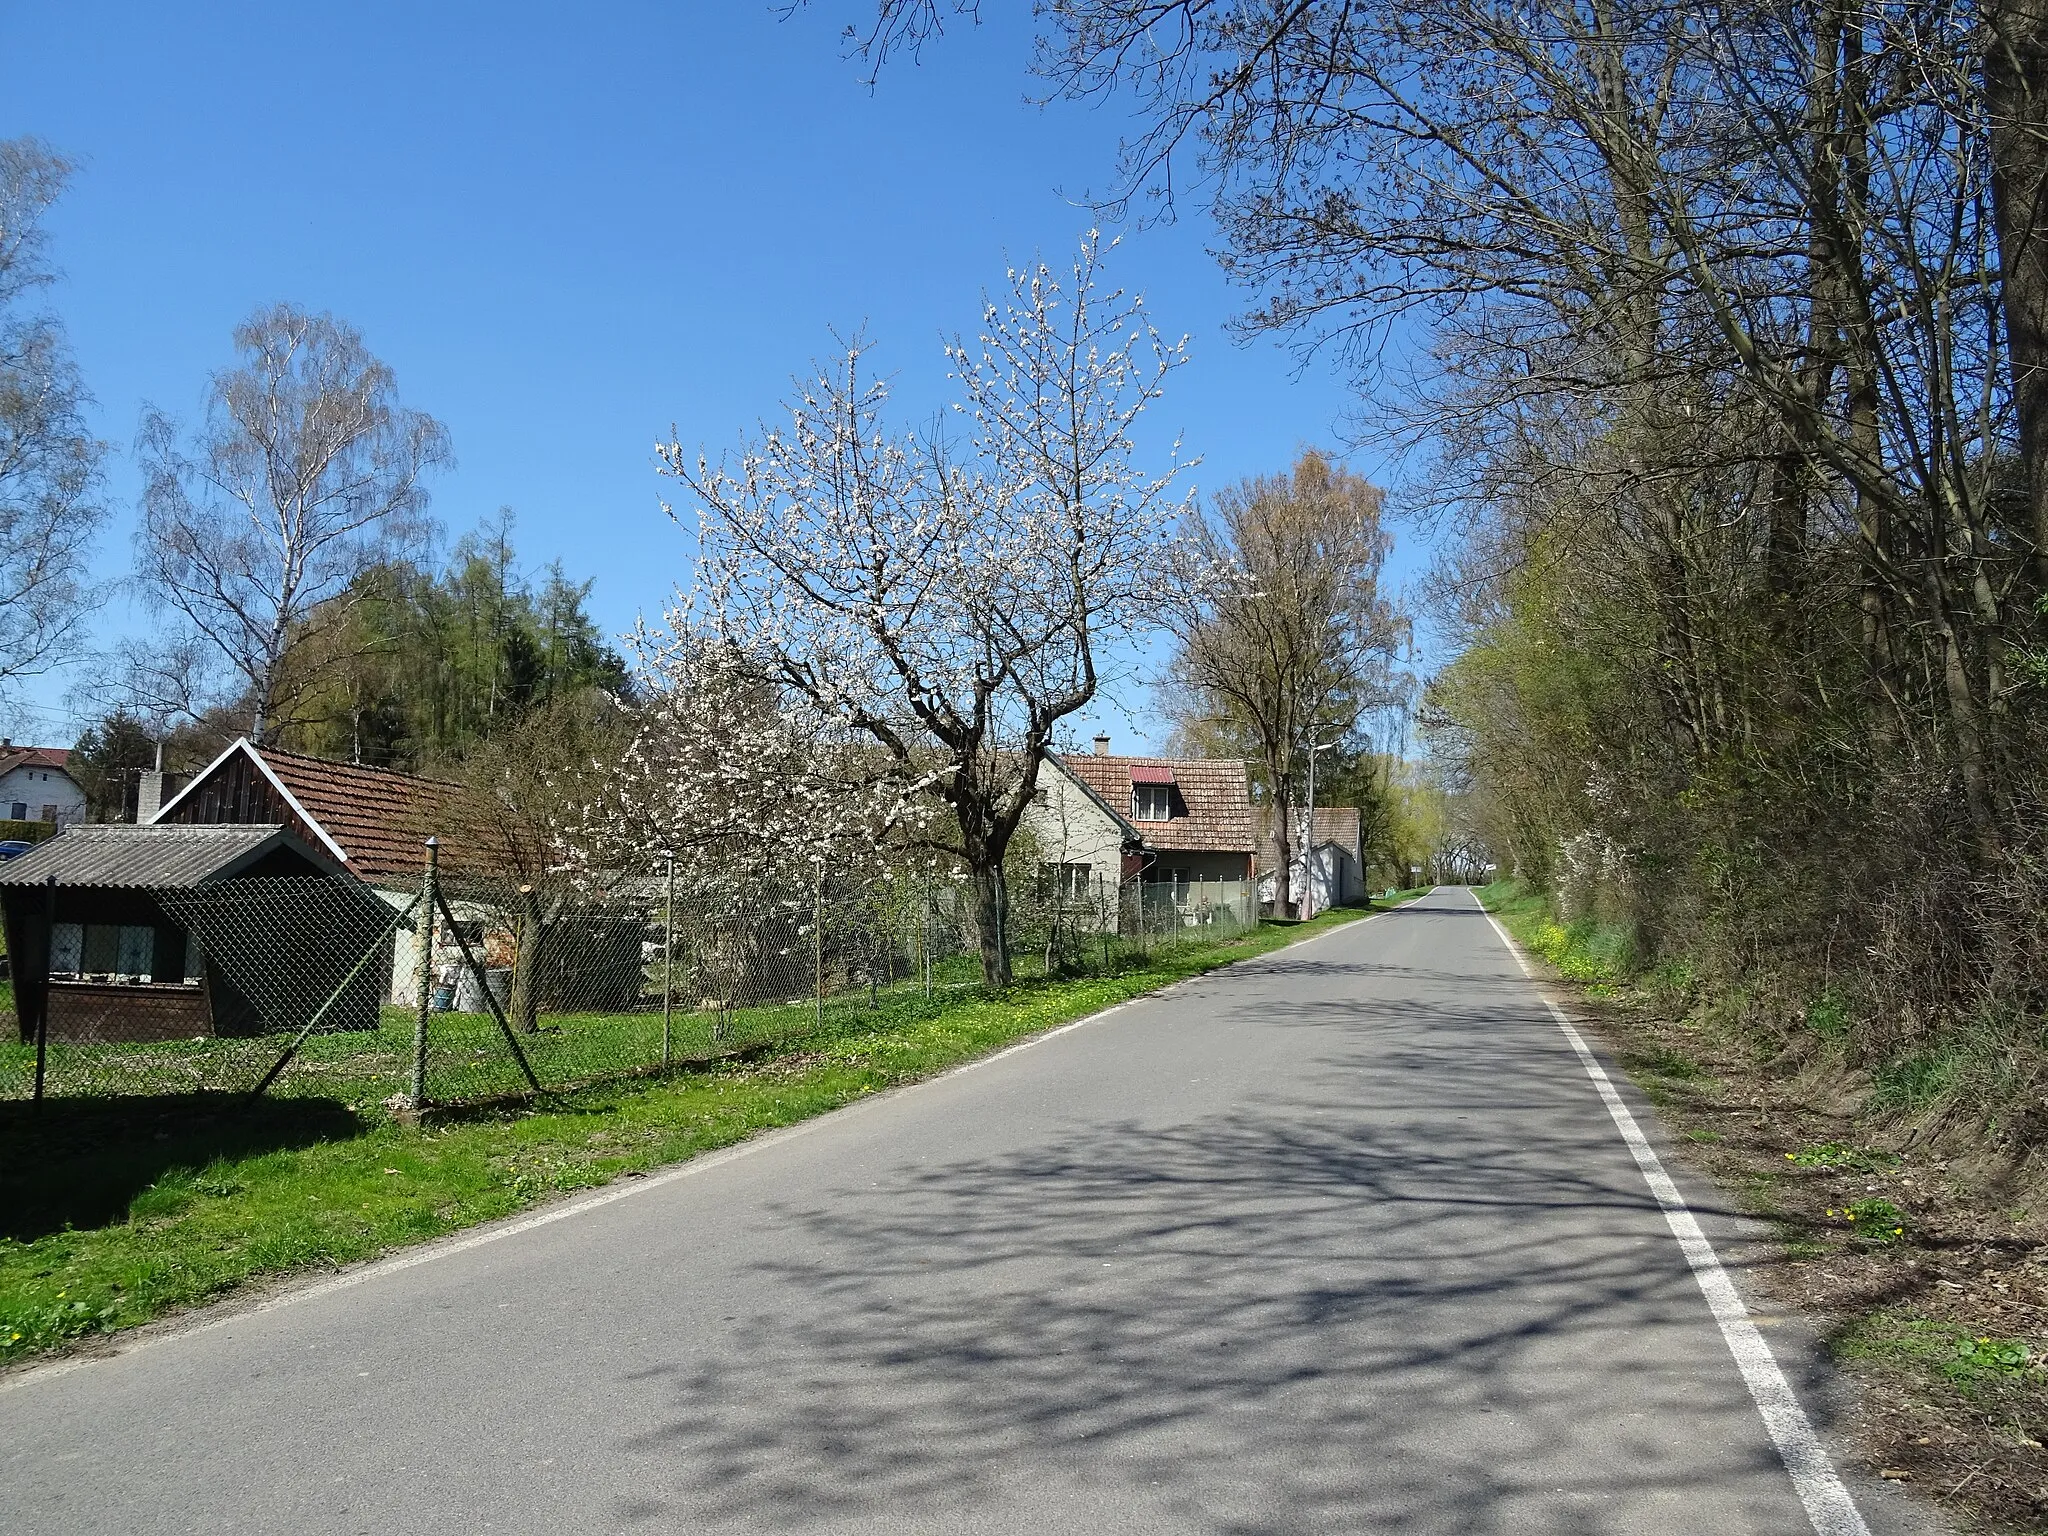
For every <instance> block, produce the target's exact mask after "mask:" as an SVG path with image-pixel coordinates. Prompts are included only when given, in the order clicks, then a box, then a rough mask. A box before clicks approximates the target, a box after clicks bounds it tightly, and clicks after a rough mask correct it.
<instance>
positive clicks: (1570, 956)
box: [1476, 878, 1636, 989]
mask: <svg viewBox="0 0 2048 1536" xmlns="http://www.w3.org/2000/svg"><path fill="white" fill-rule="evenodd" d="M1476 893H1477V895H1478V897H1479V901H1480V904H1481V905H1482V906H1484V907H1485V908H1486V910H1487V911H1489V912H1491V913H1492V914H1493V915H1494V916H1495V917H1496V918H1498V919H1499V920H1500V925H1501V926H1502V927H1503V928H1505V929H1507V931H1508V932H1509V933H1510V934H1512V935H1513V936H1514V940H1515V942H1516V943H1517V944H1519V945H1521V946H1522V948H1524V949H1526V950H1529V951H1530V952H1531V953H1533V954H1537V955H1541V956H1542V957H1543V958H1544V959H1545V960H1546V961H1548V962H1549V963H1550V964H1551V966H1552V967H1554V968H1555V969H1556V971H1557V973H1558V974H1559V975H1560V976H1562V977H1564V978H1565V980H1567V981H1576V982H1579V983H1582V984H1584V985H1587V986H1590V987H1593V988H1596V989H1599V988H1613V987H1619V986H1622V985H1624V984H1625V983H1627V982H1628V981H1630V980H1631V979H1633V977H1634V975H1635V972H1636V952H1635V935H1634V934H1633V933H1631V932H1630V931H1629V930H1628V929H1627V928H1625V927H1618V926H1615V925H1613V924H1606V923H1599V922H1595V921H1593V920H1591V919H1584V920H1581V921H1579V922H1575V923H1561V922H1559V921H1558V920H1557V916H1556V914H1555V913H1554V912H1553V910H1552V908H1551V905H1550V899H1549V898H1548V897H1547V896H1545V895H1544V894H1543V893H1542V892H1541V891H1539V890H1537V889H1536V888H1535V887H1534V886H1531V885H1528V884H1525V883H1524V882H1523V881H1520V880H1517V879H1513V878H1510V879H1506V880H1496V881H1495V882H1494V883H1493V884H1491V885H1482V886H1479V887H1478V888H1477V892H1476Z"/></svg>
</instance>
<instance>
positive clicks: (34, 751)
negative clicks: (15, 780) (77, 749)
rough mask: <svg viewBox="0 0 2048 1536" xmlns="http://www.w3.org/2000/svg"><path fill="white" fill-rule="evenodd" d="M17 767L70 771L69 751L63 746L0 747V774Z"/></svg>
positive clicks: (63, 772) (66, 773)
mask: <svg viewBox="0 0 2048 1536" xmlns="http://www.w3.org/2000/svg"><path fill="white" fill-rule="evenodd" d="M17 768H50V769H54V770H55V771H56V772H58V773H61V774H64V775H65V776H66V777H69V776H70V773H71V753H70V751H69V750H68V749H66V748H64V747H0V774H5V773H12V772H13V771H14V770H15V769H17Z"/></svg>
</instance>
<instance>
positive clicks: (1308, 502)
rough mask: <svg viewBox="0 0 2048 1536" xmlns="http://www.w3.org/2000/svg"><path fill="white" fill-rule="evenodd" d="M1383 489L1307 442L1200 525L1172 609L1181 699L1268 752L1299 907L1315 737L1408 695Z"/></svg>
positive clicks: (1185, 708)
mask: <svg viewBox="0 0 2048 1536" xmlns="http://www.w3.org/2000/svg"><path fill="white" fill-rule="evenodd" d="M1381 500H1382V498H1381V494H1380V492H1379V490H1378V488H1377V487H1375V486H1373V485H1371V484H1369V483H1368V482H1367V481H1366V480H1365V479H1364V478H1362V477H1361V476H1358V475H1355V474H1352V473H1351V472H1349V471H1348V470H1344V469H1340V468H1337V467H1335V466H1333V465H1332V464H1331V463H1330V461H1329V460H1328V459H1326V458H1325V457H1324V456H1323V455H1321V454H1320V453H1315V452H1308V453H1304V454H1303V455H1302V456H1301V458H1300V460H1299V461H1298V462H1297V463H1296V464H1295V466H1294V470H1293V472H1292V474H1289V475H1266V476H1260V477H1257V478H1254V479H1250V480H1244V481H1241V482H1239V483H1238V484H1237V485H1235V486H1231V487H1229V488H1227V489H1226V490H1224V491H1222V492H1221V493H1219V494H1218V495H1217V497H1216V499H1215V502H1214V504H1213V506H1212V507H1211V508H1210V509H1209V512H1208V514H1207V515H1206V516H1204V517H1202V518H1200V519H1199V520H1198V521H1196V522H1195V524H1194V527H1193V529H1192V532H1191V537H1190V539H1189V541H1188V543H1187V545H1186V546H1185V548H1184V551H1183V555H1182V571H1181V577H1180V579H1179V580H1178V581H1175V582H1173V583H1171V584H1170V592H1171V595H1172V600H1171V601H1169V602H1167V603H1166V604H1165V605H1164V606H1163V608H1162V610H1161V616H1162V618H1163V619H1164V621H1165V622H1166V623H1167V624H1168V625H1169V626H1170V627H1171V628H1172V630H1173V632H1174V636H1175V639H1176V642H1177V643H1176V646H1175V649H1174V654H1173V659H1172V662H1171V664H1170V666H1169V669H1168V676H1169V680H1170V683H1171V684H1172V685H1173V687H1174V689H1175V690H1176V692H1177V693H1178V694H1179V700H1178V702H1177V705H1176V707H1177V709H1178V710H1179V711H1180V712H1181V713H1182V714H1183V715H1184V716H1187V717H1190V718H1191V719H1192V720H1194V721H1200V720H1204V719H1206V720H1213V721H1217V722H1221V723H1222V724H1223V726H1224V728H1225V729H1226V730H1228V731H1230V732H1231V733H1232V734H1234V735H1235V736H1236V737H1237V738H1238V739H1239V740H1241V741H1242V742H1243V743H1244V744H1245V745H1246V746H1247V747H1248V748H1249V749H1250V755H1252V756H1253V757H1254V758H1255V759H1256V760H1257V762H1258V764H1259V766H1260V769H1261V773H1260V777H1261V779H1262V782H1263V783H1264V785H1265V787H1266V791H1267V794H1268V795H1269V797H1270V800H1271V804H1272V806H1273V811H1274V829H1275V836H1276V837H1277V839H1278V842H1279V857H1280V864H1279V868H1278V870H1277V871H1276V872H1275V881H1276V890H1275V900H1276V901H1277V902H1278V904H1279V906H1280V909H1281V910H1282V911H1287V910H1289V909H1291V907H1292V905H1293V891H1292V888H1291V884H1292V875H1291V867H1292V863H1293V854H1294V842H1295V830H1296V829H1295V819H1294V808H1295V807H1296V806H1297V805H1299V804H1300V803H1301V798H1300V795H1301V788H1302V778H1303V775H1304V773H1305V772H1306V767H1307V761H1308V752H1309V748H1310V746H1311V743H1312V742H1314V741H1316V739H1317V738H1318V736H1327V735H1329V734H1330V733H1332V732H1335V733H1337V735H1338V737H1339V738H1340V739H1350V738H1355V736H1356V733H1357V732H1358V731H1359V730H1360V729H1361V728H1362V726H1363V724H1364V722H1365V720H1366V718H1367V716H1368V715H1369V714H1370V713H1371V712H1372V711H1374V710H1377V709H1380V708H1382V707H1384V706H1385V705H1387V704H1389V703H1393V702H1395V701H1397V700H1398V698H1399V697H1400V688H1399V683H1398V680H1397V677H1396V672H1395V663H1396V661H1397V659H1398V657H1399V654H1400V648H1401V644H1402V642H1403V641H1404V639H1405V638H1406V636H1407V624H1406V622H1405V620H1403V619H1402V617H1401V615H1400V614H1399V612H1398V611H1397V610H1396V608H1395V607H1394V605H1393V604H1392V603H1390V602H1389V601H1388V600H1387V599H1386V597H1385V596H1384V595H1383V594H1382V593H1381V591H1380V585H1379V583H1380V571H1381V569H1382V567H1383V566H1384V565H1385V563H1386V558H1387V552H1388V550H1389V549H1390V548H1391V543H1392V541H1391V540H1390V539H1389V538H1388V536H1387V534H1386V533H1385V531H1384V530H1383V529H1382V528H1381V527H1380V506H1381Z"/></svg>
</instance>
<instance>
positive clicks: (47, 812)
mask: <svg viewBox="0 0 2048 1536" xmlns="http://www.w3.org/2000/svg"><path fill="white" fill-rule="evenodd" d="M56 819H57V807H55V806H54V805H46V806H44V807H43V820H45V821H55V820H56Z"/></svg>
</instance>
